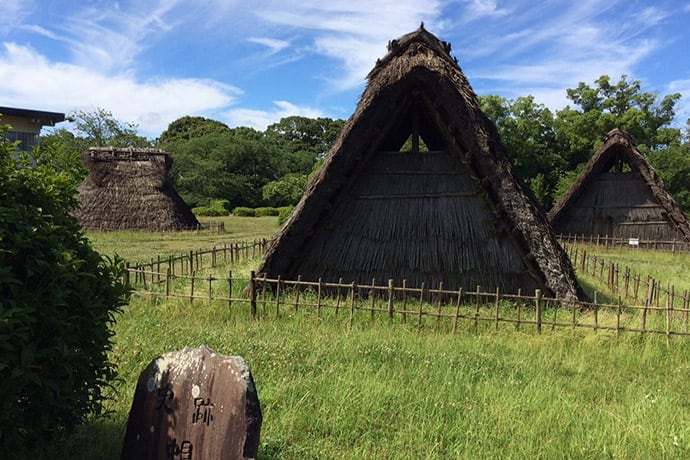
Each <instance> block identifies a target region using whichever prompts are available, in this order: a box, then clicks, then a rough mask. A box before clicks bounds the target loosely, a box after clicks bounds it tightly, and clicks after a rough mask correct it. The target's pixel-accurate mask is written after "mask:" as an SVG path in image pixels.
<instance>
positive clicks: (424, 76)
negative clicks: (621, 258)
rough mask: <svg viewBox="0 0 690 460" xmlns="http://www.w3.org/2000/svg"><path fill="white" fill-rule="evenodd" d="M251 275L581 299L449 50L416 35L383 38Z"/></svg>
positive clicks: (540, 214)
mask: <svg viewBox="0 0 690 460" xmlns="http://www.w3.org/2000/svg"><path fill="white" fill-rule="evenodd" d="M259 273H260V274H265V275H266V276H268V277H270V278H277V277H278V276H281V277H282V278H283V279H296V278H297V277H298V276H301V277H302V279H304V280H313V281H317V280H318V279H322V281H325V282H338V281H339V280H340V279H342V280H343V282H347V283H350V282H357V283H370V282H371V281H372V279H376V280H378V281H379V282H381V283H386V282H387V280H388V279H394V280H397V282H400V281H401V280H403V279H405V280H406V281H407V285H408V286H419V285H421V283H422V282H423V283H425V285H426V286H427V287H432V286H438V283H439V282H443V283H444V289H445V288H448V289H458V288H461V287H462V288H464V289H475V288H476V286H478V285H479V286H482V287H483V288H485V289H488V290H491V289H495V288H496V287H498V288H500V289H501V291H502V292H507V293H515V292H517V291H518V290H519V289H521V290H522V292H523V293H530V292H531V293H534V290H535V289H541V290H542V291H543V292H544V293H545V294H546V295H551V296H558V297H560V298H562V299H567V300H575V299H577V298H583V297H584V296H583V294H582V290H581V288H580V287H579V285H578V284H577V281H576V280H575V276H574V273H573V269H572V266H571V264H570V262H569V260H568V258H567V256H566V254H565V252H564V251H563V250H562V248H561V247H560V246H559V244H558V243H557V241H556V238H555V236H554V234H553V232H552V230H551V227H550V226H549V224H548V221H547V219H546V215H545V212H544V211H543V210H542V208H541V206H540V205H539V204H538V203H537V202H536V200H535V199H534V197H533V195H532V194H531V192H530V191H529V189H528V188H527V187H526V186H525V184H524V183H523V181H522V180H521V179H520V178H518V177H517V175H516V173H515V171H514V169H513V167H512V165H511V163H510V161H509V160H508V157H507V154H506V150H505V147H504V146H503V145H502V143H501V140H500V138H499V135H498V132H497V131H496V128H495V126H494V125H493V123H491V121H490V120H489V119H488V118H487V117H486V116H485V115H484V113H483V112H482V111H481V109H480V104H479V100H478V98H477V96H476V94H475V93H474V91H473V90H472V88H471V87H470V85H469V83H468V81H467V79H466V78H465V76H464V74H463V72H462V71H461V69H460V68H459V66H458V64H457V61H456V60H455V59H454V58H453V57H451V55H450V44H448V43H446V42H442V41H440V40H439V39H438V38H436V37H435V36H434V35H432V34H431V33H429V32H428V31H426V30H425V29H424V27H423V26H422V27H420V28H419V29H418V30H416V31H414V32H412V33H410V34H407V35H405V36H403V37H401V38H399V39H398V40H392V41H391V42H389V45H388V54H387V55H386V56H385V57H384V58H383V59H380V60H379V61H377V63H376V66H375V67H374V69H373V70H372V71H371V72H370V74H369V75H368V85H367V87H366V89H365V91H364V93H363V94H362V97H361V99H360V101H359V104H358V106H357V109H356V111H355V113H354V114H353V115H352V117H351V118H350V119H349V120H348V121H347V123H346V125H345V126H344V128H343V130H342V132H341V133H340V135H339V137H338V139H337V140H336V142H335V144H334V146H333V148H332V149H331V151H330V152H329V154H328V155H327V158H326V160H325V162H324V164H323V166H322V167H321V169H320V170H319V171H318V173H317V174H316V175H315V177H314V178H313V180H312V181H311V183H310V184H309V186H308V189H307V191H306V193H305V194H304V196H303V197H302V199H301V201H300V202H299V203H298V205H297V206H296V208H295V210H294V212H293V214H292V215H291V217H290V219H289V220H288V221H287V222H286V224H285V226H284V227H283V228H282V230H281V231H280V233H279V234H278V235H277V237H276V238H275V239H274V240H273V242H272V244H271V246H270V247H269V250H268V252H267V253H266V255H265V257H264V260H263V262H262V264H261V267H260V268H259Z"/></svg>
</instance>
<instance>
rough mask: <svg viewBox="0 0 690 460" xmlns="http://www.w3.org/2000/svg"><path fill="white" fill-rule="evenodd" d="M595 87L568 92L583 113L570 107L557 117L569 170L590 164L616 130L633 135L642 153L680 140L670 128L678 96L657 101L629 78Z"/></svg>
mask: <svg viewBox="0 0 690 460" xmlns="http://www.w3.org/2000/svg"><path fill="white" fill-rule="evenodd" d="M595 83H596V86H595V87H591V86H589V85H587V84H585V83H582V82H580V84H579V85H578V87H577V88H574V89H568V90H567V94H568V98H569V99H570V100H572V101H573V102H574V103H575V104H576V105H578V106H579V107H580V109H579V110H577V109H573V108H571V107H570V106H567V107H566V108H565V109H563V110H561V111H559V112H558V113H557V117H556V127H557V132H558V138H559V141H560V143H561V144H562V145H563V148H564V150H563V155H564V159H565V160H566V161H567V162H568V166H569V169H574V168H575V167H576V166H577V165H578V164H579V163H584V162H586V161H587V160H589V158H590V157H591V156H592V154H593V153H594V152H595V151H596V149H597V147H598V146H599V144H600V143H601V139H602V138H603V136H604V135H605V134H606V133H607V132H609V131H610V130H611V129H613V128H620V129H622V130H624V131H626V132H628V133H629V134H630V135H632V136H633V138H634V139H635V142H636V143H637V145H638V147H639V149H640V151H641V152H643V153H648V152H650V151H656V150H661V149H663V148H665V147H667V146H668V145H669V144H670V143H671V142H673V141H674V140H678V139H679V138H680V135H681V133H680V130H678V129H675V128H671V127H670V124H671V122H672V121H673V118H674V117H675V104H676V102H677V101H678V100H679V99H680V94H679V93H674V94H669V95H666V96H664V97H663V98H662V99H661V100H658V98H657V96H656V95H655V94H653V93H649V92H642V89H641V83H640V82H639V81H638V80H633V81H631V82H630V81H628V80H627V76H626V75H623V76H622V77H621V79H620V80H619V81H618V82H617V83H615V84H613V83H611V79H610V78H609V77H608V76H607V75H602V76H601V77H599V78H598V79H597V80H596V81H595Z"/></svg>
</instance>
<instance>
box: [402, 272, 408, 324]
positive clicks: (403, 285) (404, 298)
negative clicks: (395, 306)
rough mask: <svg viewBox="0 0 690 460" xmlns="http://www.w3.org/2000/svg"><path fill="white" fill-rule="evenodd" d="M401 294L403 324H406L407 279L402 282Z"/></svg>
mask: <svg viewBox="0 0 690 460" xmlns="http://www.w3.org/2000/svg"><path fill="white" fill-rule="evenodd" d="M402 293H403V304H402V310H403V324H407V279H403V280H402Z"/></svg>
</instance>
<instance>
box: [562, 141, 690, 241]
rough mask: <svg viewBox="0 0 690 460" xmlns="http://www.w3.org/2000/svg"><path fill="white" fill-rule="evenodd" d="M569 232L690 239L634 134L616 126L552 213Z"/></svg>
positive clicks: (677, 209)
mask: <svg viewBox="0 0 690 460" xmlns="http://www.w3.org/2000/svg"><path fill="white" fill-rule="evenodd" d="M549 219H550V221H551V223H552V225H553V227H554V230H555V231H556V232H557V233H560V234H564V235H584V236H609V237H615V238H639V239H643V240H649V241H672V240H683V241H690V224H689V223H688V221H687V218H686V217H685V214H683V212H682V211H681V209H680V207H679V206H678V205H677V203H676V202H675V200H674V199H673V198H672V197H671V195H670V194H669V193H668V191H667V190H666V187H665V186H664V184H663V181H662V180H661V179H660V178H659V177H658V176H657V174H656V172H655V171H654V170H653V169H652V167H651V166H650V165H649V163H647V161H646V160H645V158H644V156H643V155H642V154H641V153H640V151H639V150H638V149H637V146H636V145H635V142H634V141H633V139H632V137H631V136H630V135H629V134H627V133H625V132H624V131H621V130H620V129H613V130H611V131H610V132H609V133H608V134H607V135H606V137H605V138H604V143H603V144H602V146H601V147H600V148H599V149H598V150H597V152H596V153H595V154H594V156H592V158H591V159H590V160H589V162H588V163H587V164H586V165H585V168H584V169H583V171H582V173H581V174H580V176H579V177H578V179H577V180H576V181H575V182H574V183H573V185H572V186H571V187H570V189H568V191H567V192H566V193H565V194H564V195H563V197H561V199H560V200H559V202H558V203H557V204H556V205H555V206H554V207H553V209H552V210H551V212H550V213H549Z"/></svg>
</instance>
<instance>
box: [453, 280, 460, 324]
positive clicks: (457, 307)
mask: <svg viewBox="0 0 690 460" xmlns="http://www.w3.org/2000/svg"><path fill="white" fill-rule="evenodd" d="M461 303H462V288H460V289H458V301H457V303H456V304H455V318H454V319H453V334H455V333H456V332H457V330H458V318H459V317H460V304H461Z"/></svg>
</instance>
